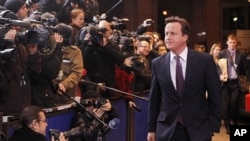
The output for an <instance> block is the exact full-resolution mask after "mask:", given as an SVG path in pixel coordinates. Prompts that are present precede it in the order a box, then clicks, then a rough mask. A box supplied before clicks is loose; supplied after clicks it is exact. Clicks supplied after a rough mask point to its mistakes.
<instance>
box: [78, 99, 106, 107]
mask: <svg viewBox="0 0 250 141" xmlns="http://www.w3.org/2000/svg"><path fill="white" fill-rule="evenodd" d="M107 102H108V101H107V99H100V98H97V99H83V100H81V104H82V105H83V106H86V107H89V106H93V107H95V108H100V107H101V106H102V105H104V104H106V103H107Z"/></svg>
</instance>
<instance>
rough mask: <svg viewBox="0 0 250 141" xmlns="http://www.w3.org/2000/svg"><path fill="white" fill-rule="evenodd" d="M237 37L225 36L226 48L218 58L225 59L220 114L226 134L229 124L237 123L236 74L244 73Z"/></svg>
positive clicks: (237, 91)
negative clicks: (225, 75) (224, 78)
mask: <svg viewBox="0 0 250 141" xmlns="http://www.w3.org/2000/svg"><path fill="white" fill-rule="evenodd" d="M237 43H238V41H237V37H236V35H234V34H230V35H228V37H227V48H226V49H224V50H222V51H221V52H220V54H219V58H220V59H221V58H225V59H227V72H228V77H227V81H226V82H224V83H223V85H222V101H223V104H222V107H223V108H222V115H223V119H224V125H225V128H226V132H227V134H229V133H230V128H229V126H230V124H231V120H232V124H234V125H237V124H238V119H239V110H240V107H239V106H240V94H241V90H240V86H239V83H238V75H244V74H245V69H244V62H245V55H244V53H243V52H241V51H240V50H238V49H237Z"/></svg>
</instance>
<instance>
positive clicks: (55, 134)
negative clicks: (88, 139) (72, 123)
mask: <svg viewBox="0 0 250 141" xmlns="http://www.w3.org/2000/svg"><path fill="white" fill-rule="evenodd" d="M81 132H82V130H81V128H80V127H76V128H72V129H71V130H68V131H65V132H62V133H63V135H64V137H65V138H69V137H71V136H76V135H79V134H81ZM49 134H50V136H52V137H54V138H55V140H56V141H59V136H60V131H59V130H58V129H49Z"/></svg>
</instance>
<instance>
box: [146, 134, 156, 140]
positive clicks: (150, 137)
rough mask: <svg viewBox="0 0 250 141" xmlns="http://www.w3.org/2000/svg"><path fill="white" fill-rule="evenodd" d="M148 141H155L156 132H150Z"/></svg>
mask: <svg viewBox="0 0 250 141" xmlns="http://www.w3.org/2000/svg"><path fill="white" fill-rule="evenodd" d="M147 141H155V132H148V137H147Z"/></svg>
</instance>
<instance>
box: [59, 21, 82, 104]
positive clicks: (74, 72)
mask: <svg viewBox="0 0 250 141" xmlns="http://www.w3.org/2000/svg"><path fill="white" fill-rule="evenodd" d="M56 29H57V31H58V33H59V34H60V35H62V37H63V42H62V44H61V45H62V46H63V56H62V58H63V61H62V64H61V69H60V72H59V75H58V77H57V78H56V79H55V80H54V83H56V85H58V88H59V90H61V91H63V92H66V93H67V94H69V95H70V96H71V97H75V96H76V93H77V90H78V83H79V81H80V78H81V76H82V71H83V57H82V52H81V50H80V49H79V48H78V47H77V46H73V45H72V30H73V29H72V27H71V26H69V25H66V24H64V23H59V24H57V25H56ZM59 93H60V92H59ZM58 100H59V102H60V103H62V104H65V103H68V102H70V101H69V99H68V98H66V97H63V96H59V97H58Z"/></svg>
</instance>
